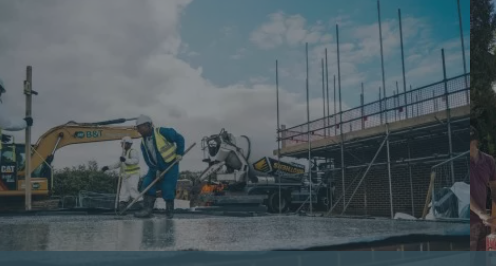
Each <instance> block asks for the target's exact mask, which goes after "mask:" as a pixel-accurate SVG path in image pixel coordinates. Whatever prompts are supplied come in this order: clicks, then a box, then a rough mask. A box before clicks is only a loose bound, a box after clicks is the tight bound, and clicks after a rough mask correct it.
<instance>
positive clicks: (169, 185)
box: [141, 164, 179, 200]
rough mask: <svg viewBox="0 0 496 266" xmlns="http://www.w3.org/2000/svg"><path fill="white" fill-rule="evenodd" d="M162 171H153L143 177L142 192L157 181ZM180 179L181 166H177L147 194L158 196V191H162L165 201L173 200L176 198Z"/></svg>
mask: <svg viewBox="0 0 496 266" xmlns="http://www.w3.org/2000/svg"><path fill="white" fill-rule="evenodd" d="M161 173H162V171H157V170H152V169H150V171H148V174H147V175H145V176H144V177H143V184H142V185H141V190H142V191H143V190H144V189H145V188H146V187H148V186H149V185H150V184H151V183H152V182H153V180H155V179H156V178H157V177H158V176H159V175H160V174H161ZM178 178H179V165H178V164H175V165H174V166H172V167H171V169H170V170H169V171H168V172H167V173H165V175H164V176H163V177H162V180H161V181H160V182H158V183H156V184H155V186H153V187H151V188H150V190H148V191H147V192H146V194H147V195H150V196H155V195H157V189H159V190H161V191H162V198H163V199H164V200H173V199H175V198H176V184H177V179H178Z"/></svg>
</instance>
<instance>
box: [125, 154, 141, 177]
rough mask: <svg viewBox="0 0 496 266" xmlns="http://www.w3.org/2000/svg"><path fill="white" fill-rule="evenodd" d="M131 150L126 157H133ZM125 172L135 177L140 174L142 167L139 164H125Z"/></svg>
mask: <svg viewBox="0 0 496 266" xmlns="http://www.w3.org/2000/svg"><path fill="white" fill-rule="evenodd" d="M131 150H132V149H129V150H127V154H126V157H127V158H130V157H131ZM124 172H125V173H126V174H129V175H134V174H139V173H140V167H139V164H124Z"/></svg>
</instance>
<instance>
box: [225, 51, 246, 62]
mask: <svg viewBox="0 0 496 266" xmlns="http://www.w3.org/2000/svg"><path fill="white" fill-rule="evenodd" d="M245 55H246V48H239V49H238V50H237V51H236V53H235V54H232V55H231V56H229V58H231V59H233V60H239V59H241V58H243V57H245Z"/></svg>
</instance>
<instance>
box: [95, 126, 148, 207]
mask: <svg viewBox="0 0 496 266" xmlns="http://www.w3.org/2000/svg"><path fill="white" fill-rule="evenodd" d="M121 145H122V149H123V154H122V156H121V157H120V158H119V161H118V162H116V163H115V164H113V165H110V166H104V167H103V168H102V171H108V170H114V169H118V168H120V178H121V187H120V191H118V193H119V207H118V209H119V210H122V209H124V208H126V206H127V204H128V202H130V200H132V199H136V198H138V196H139V194H140V193H139V191H138V183H139V179H140V167H139V156H138V152H137V151H136V150H134V149H132V148H131V146H132V145H133V140H132V139H131V138H130V137H128V136H126V137H124V138H122V141H121Z"/></svg>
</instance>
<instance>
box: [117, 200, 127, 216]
mask: <svg viewBox="0 0 496 266" xmlns="http://www.w3.org/2000/svg"><path fill="white" fill-rule="evenodd" d="M126 207H127V202H125V201H121V202H119V205H118V206H117V210H118V211H119V212H121V211H122V210H124V209H125V208H126ZM125 214H126V213H125V212H123V213H122V215H125Z"/></svg>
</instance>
